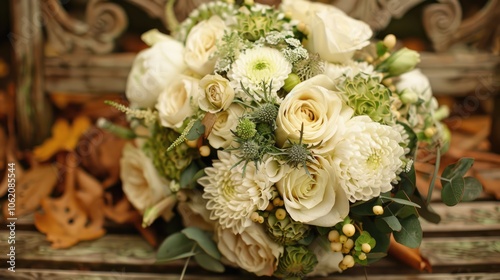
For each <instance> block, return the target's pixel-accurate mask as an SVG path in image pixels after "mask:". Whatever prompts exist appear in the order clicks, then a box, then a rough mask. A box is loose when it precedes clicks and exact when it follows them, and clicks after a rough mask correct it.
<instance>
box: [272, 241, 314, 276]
mask: <svg viewBox="0 0 500 280" xmlns="http://www.w3.org/2000/svg"><path fill="white" fill-rule="evenodd" d="M317 264H318V259H317V258H316V255H315V254H314V253H313V252H311V251H310V250H309V249H307V248H306V247H305V246H287V247H286V248H285V253H284V254H283V256H281V258H280V260H279V264H278V269H276V272H275V273H274V274H275V275H276V276H277V277H280V278H283V279H302V278H304V277H305V276H306V275H307V274H308V273H310V272H311V271H313V270H314V267H315V266H316V265H317Z"/></svg>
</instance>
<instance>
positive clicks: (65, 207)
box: [35, 154, 105, 248]
mask: <svg viewBox="0 0 500 280" xmlns="http://www.w3.org/2000/svg"><path fill="white" fill-rule="evenodd" d="M76 162H77V160H76V156H75V155H74V154H69V157H68V160H67V162H66V166H67V172H66V173H65V174H64V175H65V178H64V180H65V182H64V183H65V184H64V185H65V190H64V193H63V195H62V196H61V197H59V198H45V199H43V200H42V202H41V205H42V209H43V212H42V213H35V226H36V228H37V229H38V230H39V231H40V232H43V233H45V234H46V235H47V240H48V241H50V242H52V245H51V246H52V247H53V248H68V247H70V246H73V245H75V244H76V243H78V242H79V241H83V240H92V239H96V238H99V237H101V236H102V235H104V233H105V231H104V229H103V228H102V220H101V219H98V218H97V219H96V220H92V219H91V216H90V215H89V213H92V215H95V213H93V212H92V211H90V210H89V209H88V207H89V206H92V205H93V203H90V204H89V201H88V200H89V199H90V198H91V197H95V196H92V195H88V194H87V195H85V194H84V193H86V192H88V190H89V189H93V188H95V185H93V184H94V183H95V182H91V183H90V184H89V181H88V180H87V179H83V181H82V178H83V177H84V176H85V175H82V174H80V175H77V173H78V171H77V169H76V168H71V167H72V166H76V164H75V163H76ZM78 177H80V179H78ZM77 180H80V181H82V182H83V183H82V184H86V186H85V188H83V189H82V190H77V189H76V183H77ZM86 180H87V181H86ZM80 183H81V182H80ZM92 185H93V186H92ZM82 198H83V201H82Z"/></svg>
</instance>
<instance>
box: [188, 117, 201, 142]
mask: <svg viewBox="0 0 500 280" xmlns="http://www.w3.org/2000/svg"><path fill="white" fill-rule="evenodd" d="M203 133H205V126H204V125H203V124H202V123H201V120H199V119H198V120H196V121H195V122H194V124H193V126H192V127H191V129H190V130H189V132H188V134H187V135H186V139H188V140H191V141H193V140H196V139H198V138H200V137H201V136H202V135H203Z"/></svg>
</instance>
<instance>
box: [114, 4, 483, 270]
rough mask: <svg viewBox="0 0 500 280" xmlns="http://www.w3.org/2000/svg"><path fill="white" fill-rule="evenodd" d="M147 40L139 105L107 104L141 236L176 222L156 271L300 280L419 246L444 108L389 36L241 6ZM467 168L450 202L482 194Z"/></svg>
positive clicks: (344, 22)
mask: <svg viewBox="0 0 500 280" xmlns="http://www.w3.org/2000/svg"><path fill="white" fill-rule="evenodd" d="M142 38H143V40H144V41H145V42H146V43H147V44H148V45H149V46H150V47H149V48H148V49H146V50H143V51H142V52H140V53H139V54H138V56H137V58H136V59H135V62H134V64H133V67H132V70H131V72H130V75H129V79H128V83H127V92H126V95H127V98H128V100H129V101H130V106H129V107H126V106H123V105H120V104H117V103H114V102H110V104H111V105H113V106H115V107H117V108H119V109H121V110H122V111H124V112H125V113H126V114H127V115H128V116H129V119H130V125H131V129H130V130H128V131H125V132H123V131H122V134H125V136H126V137H128V138H134V140H133V141H131V142H130V143H129V144H128V145H127V146H126V147H125V149H124V151H123V156H122V159H121V178H122V181H123V191H124V193H125V194H126V195H127V197H128V199H129V200H130V202H131V203H132V204H133V206H134V207H135V208H136V209H137V210H139V211H140V212H141V213H143V226H149V225H151V224H152V223H153V221H155V220H156V219H157V218H162V219H164V220H165V221H167V224H168V225H170V224H172V228H176V227H175V226H174V225H173V224H175V223H176V221H177V222H181V224H182V226H181V227H179V228H177V229H178V230H177V231H175V232H174V233H173V234H171V235H169V236H168V237H167V238H166V239H165V241H164V242H163V243H162V244H161V246H160V247H159V249H158V260H159V261H170V260H175V259H183V258H187V259H194V260H195V261H196V262H197V263H198V264H199V265H200V266H201V267H203V268H205V269H208V270H213V271H218V272H222V271H223V270H224V267H225V266H234V267H238V268H241V269H243V270H246V271H248V272H251V273H254V274H256V275H258V276H264V275H266V276H276V277H279V278H285V279H300V278H304V277H307V276H311V275H327V274H329V273H333V272H341V271H343V270H346V269H348V268H351V267H353V266H354V265H355V264H359V265H368V264H370V263H371V262H373V261H376V260H378V259H380V258H382V257H384V256H385V253H386V252H387V249H388V246H389V240H390V236H391V235H393V236H394V238H395V240H396V241H397V242H399V243H401V244H403V245H406V246H408V247H418V246H419V244H420V242H421V239H422V230H421V227H420V223H419V217H420V216H423V217H424V218H429V219H431V220H434V221H437V220H438V218H436V217H435V214H434V213H432V211H431V210H430V209H429V208H428V205H427V203H426V199H425V198H422V197H421V195H420V193H419V192H418V190H417V189H416V187H415V186H416V184H415V180H416V179H415V169H414V161H415V160H416V159H417V158H416V155H417V150H418V149H424V150H425V151H426V152H427V153H428V154H433V155H436V156H435V157H434V159H435V163H436V165H437V166H439V155H440V154H441V153H442V152H443V150H445V149H446V144H447V143H448V141H449V132H448V130H447V129H446V127H445V126H444V125H443V124H442V123H441V122H440V120H441V119H443V118H444V117H446V115H447V110H446V108H439V107H438V104H437V101H436V99H435V98H433V96H432V92H431V89H430V87H429V82H428V80H427V78H426V77H425V76H424V75H423V74H422V73H421V72H420V71H419V70H418V69H414V67H415V66H416V64H417V63H418V62H419V54H418V53H417V52H415V51H412V50H409V49H406V48H401V49H399V50H395V45H396V38H395V37H394V36H392V35H389V36H387V37H386V38H385V39H384V40H383V41H379V42H371V41H370V39H371V38H372V31H371V30H370V28H369V26H368V25H366V24H365V23H363V22H361V21H359V20H355V19H353V18H350V17H349V16H347V15H346V14H344V13H343V12H342V11H340V10H338V9H336V8H334V7H333V6H330V5H325V4H320V3H312V2H308V1H305V0H284V1H283V3H282V4H281V6H280V7H279V8H278V9H277V8H273V7H270V6H266V5H261V4H257V3H253V1H248V0H245V1H244V3H242V4H240V5H238V4H235V3H234V1H225V2H224V1H214V2H211V3H208V4H203V5H202V6H200V7H199V8H197V9H196V10H194V11H193V12H192V13H191V14H190V16H189V17H188V18H187V19H186V20H185V21H184V22H182V23H180V24H179V25H178V27H177V29H176V32H175V33H173V34H172V36H168V35H164V34H160V33H159V32H158V31H155V30H153V31H149V32H147V33H145V34H144V35H143V37H142ZM422 147H423V148H422ZM471 165H472V159H463V160H461V161H459V162H458V163H456V164H454V165H452V166H449V167H448V168H446V169H445V171H444V172H443V174H442V175H441V176H440V180H441V182H442V185H443V190H442V198H443V201H444V202H445V203H446V204H449V205H454V204H456V203H458V202H459V201H461V200H467V199H472V198H473V197H472V196H474V194H475V193H477V190H478V188H479V190H480V188H481V186H480V185H479V186H478V182H477V181H476V180H475V179H473V178H468V177H465V178H464V174H465V172H466V171H467V169H468V168H469V167H470V166H471ZM436 170H437V169H436ZM431 175H433V180H432V181H433V183H432V184H431V189H430V191H429V192H431V191H432V186H433V185H434V179H435V178H436V174H431Z"/></svg>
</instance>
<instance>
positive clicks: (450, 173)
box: [441, 158, 474, 187]
mask: <svg viewBox="0 0 500 280" xmlns="http://www.w3.org/2000/svg"><path fill="white" fill-rule="evenodd" d="M472 164H474V159H473V158H461V159H459V160H458V161H457V163H454V164H450V165H448V166H447V167H446V168H445V169H444V171H443V174H441V177H442V178H446V179H450V180H452V179H453V178H459V177H463V176H464V175H465V173H467V171H469V169H470V168H471V167H472ZM443 187H444V186H443Z"/></svg>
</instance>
